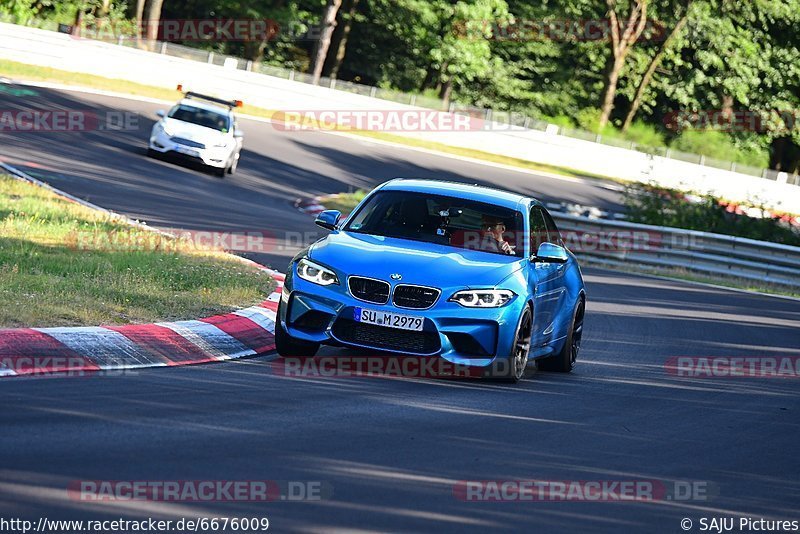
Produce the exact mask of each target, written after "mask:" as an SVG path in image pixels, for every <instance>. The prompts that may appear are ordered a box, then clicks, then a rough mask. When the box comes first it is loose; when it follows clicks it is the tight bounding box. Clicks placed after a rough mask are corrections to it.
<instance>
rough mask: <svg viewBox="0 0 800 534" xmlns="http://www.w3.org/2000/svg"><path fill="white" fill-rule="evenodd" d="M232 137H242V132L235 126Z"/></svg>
mask: <svg viewBox="0 0 800 534" xmlns="http://www.w3.org/2000/svg"><path fill="white" fill-rule="evenodd" d="M233 137H235V138H238V139H241V138H242V137H244V132H243V131H241V130H239V129H238V128H237V129H236V130H234V131H233Z"/></svg>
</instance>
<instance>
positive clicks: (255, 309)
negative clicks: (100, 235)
mask: <svg viewBox="0 0 800 534" xmlns="http://www.w3.org/2000/svg"><path fill="white" fill-rule="evenodd" d="M0 167H1V168H3V169H4V170H6V171H8V172H9V173H11V174H13V175H14V176H16V177H18V178H21V179H23V180H26V181H29V182H32V183H35V184H37V185H39V186H41V187H45V188H47V189H49V190H50V191H53V192H55V193H57V194H59V195H61V196H64V197H65V198H67V199H69V200H72V201H73V202H77V203H79V204H82V205H84V206H86V207H89V208H92V209H97V210H101V211H103V212H105V213H107V214H109V215H110V216H112V217H114V218H116V219H119V220H122V221H124V222H126V223H128V224H132V225H136V226H139V227H143V228H147V229H148V230H152V231H154V232H159V230H156V229H153V228H149V227H147V226H146V225H144V224H142V223H140V222H138V221H132V220H131V219H129V218H127V217H125V216H123V215H119V214H116V213H113V212H110V211H108V210H105V209H103V208H100V207H99V206H96V205H94V204H91V203H89V202H86V201H84V200H82V199H79V198H76V197H73V196H71V195H69V194H67V193H65V192H63V191H61V190H59V189H56V188H54V187H52V186H50V185H48V184H46V183H44V182H41V181H40V180H37V179H35V178H33V177H32V176H30V175H28V174H26V173H24V172H22V171H20V170H18V169H16V168H14V167H12V166H10V165H7V164H4V163H0ZM232 257H234V258H237V259H238V260H239V261H241V262H243V263H248V264H250V265H253V266H255V267H257V268H259V269H261V270H262V271H265V272H266V274H268V275H269V276H271V277H272V278H273V279H274V280H275V281H276V283H277V287H276V288H275V291H273V292H272V294H271V295H269V296H268V297H267V300H265V301H264V302H262V303H261V304H258V305H257V306H251V307H249V308H244V309H240V310H236V311H233V312H231V313H227V314H223V315H215V316H213V317H206V318H204V319H198V320H192V321H176V322H169V323H154V324H138V325H136V324H134V325H123V326H89V327H66V328H13V329H0V377H7V376H19V375H36V374H45V373H47V374H50V373H75V372H83V371H105V370H122V369H139V368H144V367H167V366H177V365H190V364H198V363H208V362H217V361H224V360H231V359H234V358H243V357H246V356H254V355H256V354H261V353H264V352H269V351H272V350H274V348H275V338H274V336H273V334H274V332H275V314H276V312H277V310H278V301H279V300H280V295H281V291H282V289H283V281H284V278H285V277H284V275H283V274H281V273H279V272H276V271H273V270H271V269H268V268H266V267H264V266H262V265H259V264H257V263H255V262H253V261H251V260H248V259H246V258H242V257H240V256H235V255H232Z"/></svg>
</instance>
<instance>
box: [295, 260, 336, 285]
mask: <svg viewBox="0 0 800 534" xmlns="http://www.w3.org/2000/svg"><path fill="white" fill-rule="evenodd" d="M297 276H299V277H300V278H302V279H303V280H306V281H308V282H311V283H312V284H318V285H321V286H329V285H331V284H338V283H339V279H338V278H337V277H336V273H334V272H333V271H331V270H330V269H328V268H326V267H323V266H322V265H319V264H317V263H314V262H313V261H311V260H309V259H307V258H304V259H302V260H300V261H299V262H297Z"/></svg>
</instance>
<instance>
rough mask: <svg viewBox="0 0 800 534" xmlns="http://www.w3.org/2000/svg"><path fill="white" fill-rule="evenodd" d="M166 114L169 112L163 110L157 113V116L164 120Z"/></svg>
mask: <svg viewBox="0 0 800 534" xmlns="http://www.w3.org/2000/svg"><path fill="white" fill-rule="evenodd" d="M166 114H167V112H166V111H164V110H163V109H159V110H158V111H156V115H158V116H159V117H161V118H162V119H163V118H164V116H165V115H166Z"/></svg>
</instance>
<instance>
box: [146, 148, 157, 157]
mask: <svg viewBox="0 0 800 534" xmlns="http://www.w3.org/2000/svg"><path fill="white" fill-rule="evenodd" d="M158 156H159V153H158V152H156V151H155V150H153V149H152V148H149V147H148V148H147V157H148V158H157V157H158Z"/></svg>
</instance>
